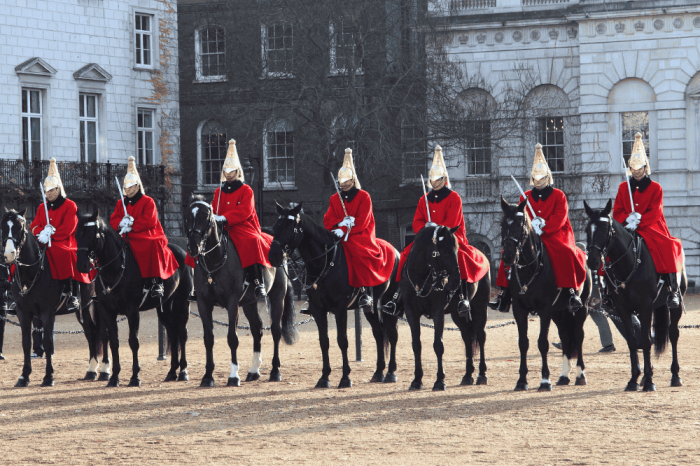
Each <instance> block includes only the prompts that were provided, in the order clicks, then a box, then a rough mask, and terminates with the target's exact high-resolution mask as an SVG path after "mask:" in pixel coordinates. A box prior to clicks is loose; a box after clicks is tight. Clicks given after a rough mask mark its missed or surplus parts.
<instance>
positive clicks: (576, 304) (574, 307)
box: [568, 288, 583, 314]
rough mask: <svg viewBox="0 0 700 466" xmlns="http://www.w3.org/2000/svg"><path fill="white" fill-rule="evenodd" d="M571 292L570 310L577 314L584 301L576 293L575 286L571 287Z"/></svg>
mask: <svg viewBox="0 0 700 466" xmlns="http://www.w3.org/2000/svg"><path fill="white" fill-rule="evenodd" d="M569 293H571V296H570V297H569V304H568V306H569V312H571V313H572V314H576V311H578V310H579V309H581V308H582V307H583V302H582V301H581V298H580V297H579V295H577V294H576V290H574V289H573V288H569Z"/></svg>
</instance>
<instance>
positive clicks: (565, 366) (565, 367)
mask: <svg viewBox="0 0 700 466" xmlns="http://www.w3.org/2000/svg"><path fill="white" fill-rule="evenodd" d="M570 372H571V363H570V362H569V358H567V357H566V356H562V360H561V376H562V377H566V378H569V373H570Z"/></svg>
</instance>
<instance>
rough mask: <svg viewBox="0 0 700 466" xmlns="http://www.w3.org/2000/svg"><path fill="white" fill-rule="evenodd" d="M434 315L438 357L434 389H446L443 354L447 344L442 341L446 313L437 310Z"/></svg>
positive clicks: (435, 342) (434, 345) (436, 353)
mask: <svg viewBox="0 0 700 466" xmlns="http://www.w3.org/2000/svg"><path fill="white" fill-rule="evenodd" d="M435 314H436V315H435V316H433V324H435V336H434V338H433V350H435V356H436V357H437V364H438V367H437V380H436V381H435V384H434V385H433V391H434V392H436V391H443V392H444V391H445V390H446V389H447V387H446V386H445V371H444V368H443V367H442V355H443V354H445V345H443V343H442V333H443V332H444V330H445V313H444V312H442V311H440V312H436V313H435Z"/></svg>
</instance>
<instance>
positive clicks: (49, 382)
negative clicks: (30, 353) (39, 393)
mask: <svg viewBox="0 0 700 466" xmlns="http://www.w3.org/2000/svg"><path fill="white" fill-rule="evenodd" d="M41 386H42V387H53V377H44V380H42V381H41Z"/></svg>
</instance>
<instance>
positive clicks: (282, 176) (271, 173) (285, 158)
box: [265, 128, 294, 188]
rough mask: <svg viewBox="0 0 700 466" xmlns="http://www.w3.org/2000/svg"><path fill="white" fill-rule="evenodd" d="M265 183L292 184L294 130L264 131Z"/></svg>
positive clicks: (281, 185)
mask: <svg viewBox="0 0 700 466" xmlns="http://www.w3.org/2000/svg"><path fill="white" fill-rule="evenodd" d="M265 184H268V185H269V186H270V187H273V188H274V187H275V186H277V187H290V186H294V132H293V131H287V130H285V129H281V128H278V129H276V130H275V131H267V132H266V133H265Z"/></svg>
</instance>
